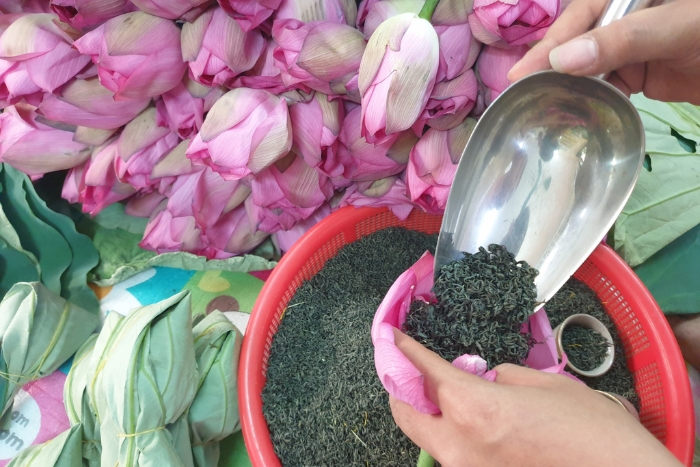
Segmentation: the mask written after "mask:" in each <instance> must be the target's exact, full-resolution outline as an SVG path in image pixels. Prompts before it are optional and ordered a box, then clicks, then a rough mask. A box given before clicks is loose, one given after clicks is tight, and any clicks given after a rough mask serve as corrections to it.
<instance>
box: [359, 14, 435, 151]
mask: <svg viewBox="0 0 700 467" xmlns="http://www.w3.org/2000/svg"><path fill="white" fill-rule="evenodd" d="M439 51H440V44H439V41H438V37H437V33H436V32H435V28H433V26H432V25H431V24H430V22H428V21H426V20H424V19H421V18H419V17H418V16H417V15H415V14H413V13H403V14H401V15H398V16H394V17H393V18H389V19H388V20H386V21H384V22H383V23H382V24H381V25H380V26H379V27H378V28H377V30H376V31H375V32H374V34H372V37H371V38H370V39H369V42H368V44H367V48H366V49H365V54H364V56H363V57H362V63H361V64H360V73H359V77H358V83H359V87H360V95H361V96H362V135H363V136H364V137H365V138H366V139H367V141H369V142H370V143H379V142H382V141H383V140H386V139H387V138H388V137H389V136H390V135H392V134H394V133H398V132H400V131H403V130H407V129H409V128H411V126H413V124H415V123H416V121H417V120H418V118H419V117H420V115H421V113H422V112H423V109H424V108H425V104H426V103H427V102H428V99H429V98H430V93H431V92H432V90H433V86H434V85H435V76H436V74H437V69H438V65H439V61H440V53H439Z"/></svg>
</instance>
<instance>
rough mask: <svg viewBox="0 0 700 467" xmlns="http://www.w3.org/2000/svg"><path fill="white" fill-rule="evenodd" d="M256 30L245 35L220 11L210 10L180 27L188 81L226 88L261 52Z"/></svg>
mask: <svg viewBox="0 0 700 467" xmlns="http://www.w3.org/2000/svg"><path fill="white" fill-rule="evenodd" d="M265 45H266V42H265V39H264V38H263V36H262V34H261V33H260V31H259V30H257V29H253V30H252V31H249V32H245V31H244V30H243V29H241V27H240V25H239V24H238V23H237V22H236V20H234V19H233V18H231V17H230V16H229V15H227V14H226V13H225V12H224V10H222V9H221V8H218V7H217V8H212V9H210V10H208V11H206V12H205V13H204V14H202V15H201V16H200V17H199V18H197V19H196V20H195V21H194V22H192V23H185V25H184V26H183V27H182V56H183V57H184V59H185V61H187V62H189V70H190V71H189V75H190V78H192V79H193V80H195V81H197V82H198V83H201V84H204V85H205V86H217V85H228V83H229V82H231V81H233V79H234V78H235V77H236V76H238V75H239V74H241V73H243V72H244V71H247V70H250V69H251V68H252V67H253V65H255V62H257V61H258V58H260V55H261V54H262V53H263V51H264V50H265Z"/></svg>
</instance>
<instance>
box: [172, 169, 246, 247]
mask: <svg viewBox="0 0 700 467" xmlns="http://www.w3.org/2000/svg"><path fill="white" fill-rule="evenodd" d="M250 193H251V190H250V188H249V187H248V186H246V185H244V184H243V182H242V181H240V180H224V179H223V178H221V175H219V174H218V173H216V172H214V171H213V170H211V169H210V168H208V167H203V168H201V170H199V171H197V172H194V173H192V174H188V175H183V176H180V177H178V178H177V180H176V181H175V182H174V183H173V187H172V190H171V194H170V199H169V200H168V210H169V211H170V212H172V213H173V215H175V216H177V217H182V216H193V217H194V218H195V221H196V223H197V228H198V229H200V230H201V231H202V233H203V234H207V233H208V232H209V230H210V229H211V228H212V227H213V226H214V224H215V223H216V222H217V220H218V219H219V218H220V217H221V216H223V215H224V214H226V213H228V212H230V211H232V210H234V209H236V208H237V207H239V206H241V205H242V204H243V202H244V201H245V200H246V198H248V196H249V195H250Z"/></svg>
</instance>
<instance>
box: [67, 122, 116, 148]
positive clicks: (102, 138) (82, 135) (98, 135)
mask: <svg viewBox="0 0 700 467" xmlns="http://www.w3.org/2000/svg"><path fill="white" fill-rule="evenodd" d="M116 132H117V129H116V128H113V129H111V130H102V129H99V128H89V127H86V126H77V127H75V135H74V136H73V141H75V142H76V143H82V144H85V145H88V146H102V145H103V144H105V143H106V142H107V140H109V139H110V138H111V137H112V136H114V133H116Z"/></svg>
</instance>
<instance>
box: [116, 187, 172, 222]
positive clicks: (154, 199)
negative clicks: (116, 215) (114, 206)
mask: <svg viewBox="0 0 700 467" xmlns="http://www.w3.org/2000/svg"><path fill="white" fill-rule="evenodd" d="M165 198H167V196H166V195H165V194H164V193H160V192H159V191H149V192H138V193H136V194H135V195H134V196H132V197H131V198H129V200H128V201H127V202H126V206H124V212H125V213H126V214H128V215H129V216H134V217H146V218H148V217H151V216H152V215H153V213H154V212H156V211H159V208H160V205H161V203H162V202H163V200H165Z"/></svg>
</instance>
